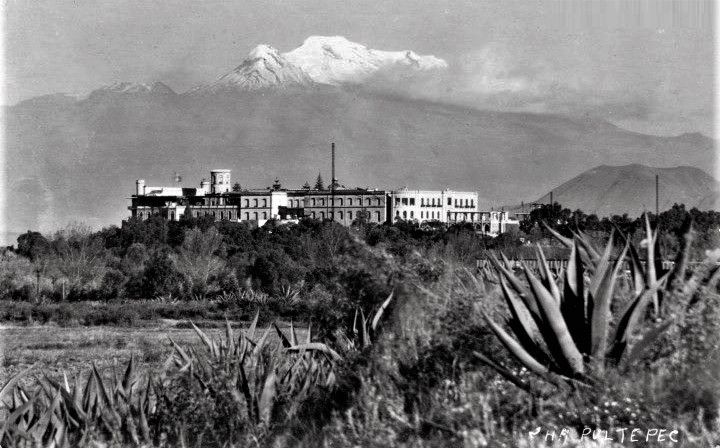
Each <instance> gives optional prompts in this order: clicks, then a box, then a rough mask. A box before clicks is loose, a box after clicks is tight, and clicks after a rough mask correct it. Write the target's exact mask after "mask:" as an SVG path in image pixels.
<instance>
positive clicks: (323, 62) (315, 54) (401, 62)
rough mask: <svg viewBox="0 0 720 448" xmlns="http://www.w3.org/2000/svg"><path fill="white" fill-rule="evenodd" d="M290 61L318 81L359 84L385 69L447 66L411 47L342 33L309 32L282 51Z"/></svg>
mask: <svg viewBox="0 0 720 448" xmlns="http://www.w3.org/2000/svg"><path fill="white" fill-rule="evenodd" d="M283 56H284V57H285V59H287V60H288V61H289V62H290V63H291V64H293V65H296V66H298V67H300V68H301V69H303V70H304V71H305V72H306V73H307V74H308V75H309V76H310V77H311V78H312V80H313V81H315V82H317V83H320V84H331V85H340V84H348V83H349V84H358V83H362V82H363V81H365V80H366V79H368V78H369V77H371V76H373V75H375V74H376V73H378V72H379V71H381V70H384V69H392V68H395V69H398V68H400V69H408V70H412V71H416V70H420V71H425V70H438V69H445V68H447V62H445V61H444V60H442V59H440V58H436V57H435V56H423V55H419V54H417V53H415V52H414V51H410V50H404V51H383V50H373V49H369V48H367V47H365V46H364V45H361V44H358V43H355V42H351V41H349V40H347V39H346V38H344V37H342V36H310V37H308V38H307V39H305V42H304V43H303V44H302V45H301V46H300V47H298V48H296V49H294V50H292V51H289V52H287V53H284V54H283Z"/></svg>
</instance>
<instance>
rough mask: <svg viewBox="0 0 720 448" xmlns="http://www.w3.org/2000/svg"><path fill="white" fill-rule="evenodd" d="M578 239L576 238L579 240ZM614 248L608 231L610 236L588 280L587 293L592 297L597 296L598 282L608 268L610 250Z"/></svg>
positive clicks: (602, 279)
mask: <svg viewBox="0 0 720 448" xmlns="http://www.w3.org/2000/svg"><path fill="white" fill-rule="evenodd" d="M579 241H580V240H578V242H579ZM613 248H614V242H613V232H611V233H610V238H609V239H608V242H607V246H605V250H604V251H603V254H602V257H600V259H599V260H598V262H597V264H596V265H595V268H594V269H593V272H592V279H591V280H590V288H589V293H590V294H591V295H592V296H593V298H596V297H598V288H599V287H600V283H602V282H603V281H604V279H605V277H606V275H607V273H608V269H610V265H611V260H610V257H611V256H612V251H613Z"/></svg>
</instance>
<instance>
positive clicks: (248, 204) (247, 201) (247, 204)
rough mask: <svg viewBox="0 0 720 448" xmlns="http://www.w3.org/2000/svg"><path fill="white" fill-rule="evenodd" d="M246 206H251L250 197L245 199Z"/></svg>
mask: <svg viewBox="0 0 720 448" xmlns="http://www.w3.org/2000/svg"><path fill="white" fill-rule="evenodd" d="M245 207H250V199H245Z"/></svg>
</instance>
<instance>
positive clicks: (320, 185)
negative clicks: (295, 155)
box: [315, 173, 325, 190]
mask: <svg viewBox="0 0 720 448" xmlns="http://www.w3.org/2000/svg"><path fill="white" fill-rule="evenodd" d="M315 189H316V190H324V189H325V182H323V178H322V174H320V173H318V177H317V180H316V181H315Z"/></svg>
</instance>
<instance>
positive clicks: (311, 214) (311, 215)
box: [310, 199, 315, 219]
mask: <svg viewBox="0 0 720 448" xmlns="http://www.w3.org/2000/svg"><path fill="white" fill-rule="evenodd" d="M313 200H314V199H313ZM310 217H311V218H312V219H315V212H310Z"/></svg>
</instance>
